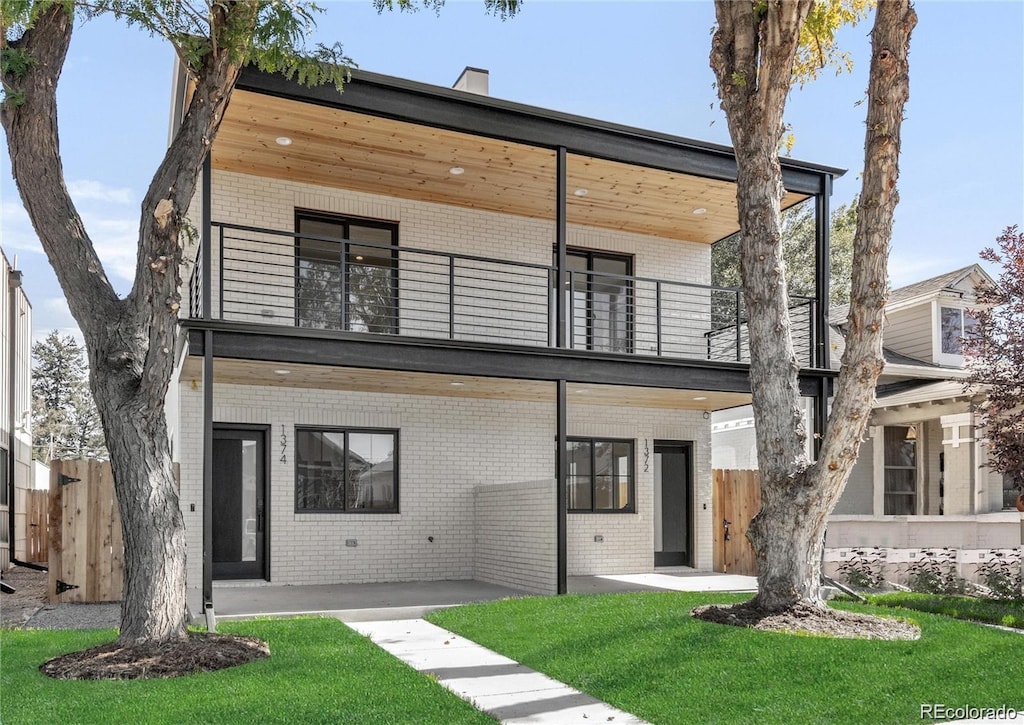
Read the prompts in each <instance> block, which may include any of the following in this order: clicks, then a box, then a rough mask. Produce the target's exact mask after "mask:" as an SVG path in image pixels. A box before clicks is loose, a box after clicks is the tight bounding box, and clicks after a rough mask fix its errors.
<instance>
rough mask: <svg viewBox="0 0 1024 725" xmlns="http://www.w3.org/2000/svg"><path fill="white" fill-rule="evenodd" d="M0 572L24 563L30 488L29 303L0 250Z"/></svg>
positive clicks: (30, 338)
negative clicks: (13, 564) (27, 493)
mask: <svg viewBox="0 0 1024 725" xmlns="http://www.w3.org/2000/svg"><path fill="white" fill-rule="evenodd" d="M0 257H2V258H3V259H2V262H0V290H2V294H0V570H4V569H7V567H8V566H10V564H11V561H19V560H20V561H24V560H26V559H27V557H26V555H25V543H26V527H27V525H28V524H27V521H26V519H25V504H26V491H27V490H28V489H30V488H32V431H31V422H32V421H31V410H32V377H31V376H32V362H31V361H32V307H31V305H29V302H28V298H27V297H26V296H25V290H24V289H23V288H22V286H21V272H20V271H18V270H16V269H15V268H14V267H13V266H12V265H11V263H10V261H9V260H8V259H7V255H6V254H4V253H3V251H2V250H0Z"/></svg>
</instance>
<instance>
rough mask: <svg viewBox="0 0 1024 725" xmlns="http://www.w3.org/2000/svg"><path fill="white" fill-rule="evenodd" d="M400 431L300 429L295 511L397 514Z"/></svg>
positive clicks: (297, 436) (296, 439) (296, 433)
mask: <svg viewBox="0 0 1024 725" xmlns="http://www.w3.org/2000/svg"><path fill="white" fill-rule="evenodd" d="M397 454H398V433H397V432H396V431H393V430H363V429H344V428H296V430H295V510H296V511H297V512H301V513H316V512H322V513H342V512H356V513H397V512H398V466H397Z"/></svg>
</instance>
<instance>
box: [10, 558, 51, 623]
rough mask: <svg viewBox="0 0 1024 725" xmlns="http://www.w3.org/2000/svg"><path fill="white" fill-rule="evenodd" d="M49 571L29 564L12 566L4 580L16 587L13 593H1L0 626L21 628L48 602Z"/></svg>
mask: <svg viewBox="0 0 1024 725" xmlns="http://www.w3.org/2000/svg"><path fill="white" fill-rule="evenodd" d="M47 576H48V575H47V573H46V572H45V571H37V570H35V569H30V568H28V567H27V566H12V567H11V568H10V569H8V570H7V571H5V572H4V573H3V580H4V582H6V583H7V584H10V585H11V586H12V587H14V593H13V594H0V626H3V627H8V628H20V627H23V626H24V625H25V622H27V621H28V620H29V619H30V618H31V617H32V615H33V614H35V613H36V612H37V611H38V610H39V608H40V607H42V606H43V604H44V603H45V602H46V585H47Z"/></svg>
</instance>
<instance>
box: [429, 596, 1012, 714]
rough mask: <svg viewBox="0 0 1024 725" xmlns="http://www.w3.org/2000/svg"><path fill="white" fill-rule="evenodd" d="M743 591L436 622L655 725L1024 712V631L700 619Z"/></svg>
mask: <svg viewBox="0 0 1024 725" xmlns="http://www.w3.org/2000/svg"><path fill="white" fill-rule="evenodd" d="M745 598H747V597H745V596H740V595H717V594H716V595H711V594H693V593H676V592H666V593H659V592H649V593H641V594H608V595H571V596H566V597H557V598H556V597H548V598H528V599H513V600H505V601H501V602H494V603H488V604H479V605H469V606H464V607H458V608H455V609H447V610H443V611H438V612H434V613H433V614H431V615H429V617H428V619H430V621H432V622H434V623H435V624H438V625H440V626H442V627H446V628H448V629H451V630H454V631H455V632H458V633H459V634H461V635H463V636H465V637H468V638H470V639H473V640H475V641H477V642H479V643H481V644H483V645H485V646H487V647H490V648H492V649H495V650H497V651H498V652H501V653H503V654H505V655H508V656H509V657H512V658H514V659H517V660H519V661H520V662H523V663H524V664H526V665H528V666H530V667H532V668H534V669H537V670H540V671H541V672H544V673H546V674H548V675H550V676H552V677H555V678H556V679H559V680H562V681H563V682H566V683H568V684H570V685H572V686H574V687H576V688H578V689H580V690H583V691H584V692H588V693H590V694H591V695H594V696H595V697H598V698H600V699H602V700H605V701H606V702H609V703H611V704H613V705H615V706H616V707H619V708H621V709H623V710H625V711H627V712H631V713H634V714H636V715H638V716H640V717H642V718H644V719H645V720H648V721H650V722H652V723H659V724H660V723H751V722H757V723H856V724H857V725H870V724H872V723H913V722H920V718H919V715H920V705H921V704H922V703H945V704H947V705H950V706H964V705H971V706H978V707H988V706H993V707H994V706H999V705H1008V706H1012V707H1015V708H1016V709H1018V710H1024V690H1022V689H1021V682H1024V654H1022V653H1024V637H1022V636H1021V635H1019V634H1016V633H1011V632H1004V631H1001V630H995V629H991V628H987V627H981V626H979V625H976V624H971V623H967V622H960V621H956V620H953V619H948V618H946V617H940V616H935V615H930V614H924V613H919V612H911V611H908V610H889V609H886V610H880V609H879V608H877V607H870V606H867V605H852V604H844V605H842V606H843V608H847V609H850V610H854V611H868V612H872V613H879V612H881V613H882V614H884V615H888V616H903V617H907V618H910V619H913V620H914V621H915V622H917V623H918V624H919V625H920V626H921V631H922V634H921V639H919V640H916V641H905V642H882V641H868V640H839V639H829V638H824V637H808V636H794V635H788V634H781V633H774V632H758V631H754V630H747V629H739V628H735V627H729V626H725V625H717V624H710V623H706V622H702V621H699V620H695V619H693V618H692V617H690V616H689V611H690V609H691V608H692V607H694V606H696V605H698V604H704V603H709V602H730V601H740V600H742V599H745Z"/></svg>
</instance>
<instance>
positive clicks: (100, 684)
mask: <svg viewBox="0 0 1024 725" xmlns="http://www.w3.org/2000/svg"><path fill="white" fill-rule="evenodd" d="M219 631H222V632H230V633H234V634H247V635H252V636H254V637H259V638H260V639H263V640H265V641H266V642H267V643H268V644H269V645H270V652H271V656H270V658H269V659H266V660H262V661H260V662H254V663H251V664H247V665H243V666H242V667H235V668H231V669H227V670H221V671H219V672H212V673H207V674H201V675H191V676H188V677H178V678H174V679H165V680H133V681H120V682H118V681H91V682H86V681H64V680H52V679H50V678H48V677H45V676H44V675H42V674H40V673H39V672H38V670H37V668H38V667H39V665H40V664H41V663H42V662H43V661H45V660H47V659H49V658H50V657H54V656H56V655H58V654H62V653H65V652H73V651H76V650H81V649H85V648H87V647H91V646H94V645H97V644H100V643H102V642H105V641H110V640H111V639H113V638H114V636H115V633H114V632H113V631H111V630H105V631H96V630H93V631H84V632H83V631H51V630H26V631H18V630H5V631H0V722H3V723H5V724H10V725H22V724H23V723H47V724H49V723H147V724H148V723H193V722H208V723H212V722H216V723H358V724H359V725H364V724H365V723H412V722H415V723H437V724H438V725H447V723H492V724H493V722H494V720H492V719H491V718H490V717H488V716H486V715H484V714H482V713H480V712H478V711H477V710H476V709H474V708H473V707H472V706H471V705H470V704H468V703H466V702H464V701H463V700H460V699H459V698H458V697H456V696H455V695H453V694H452V693H450V692H448V691H447V690H445V689H444V688H442V687H441V686H439V685H437V684H436V683H434V682H431V681H430V680H429V679H428V678H426V677H424V676H423V675H420V674H419V673H417V672H416V671H414V670H412V669H411V668H409V667H407V666H406V665H404V664H402V663H401V662H399V661H398V660H396V659H395V658H393V657H392V656H391V655H389V654H388V653H386V652H384V651H383V650H381V649H379V648H378V647H377V646H376V645H374V644H373V643H371V642H370V641H369V640H368V639H366V638H364V637H362V636H361V635H359V634H357V633H355V632H353V631H352V630H350V629H349V628H348V627H346V626H345V625H343V624H342V623H341V622H339V621H337V620H333V619H288V620H260V621H255V622H231V623H227V622H225V623H223V624H222V625H221V627H220V628H219Z"/></svg>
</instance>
